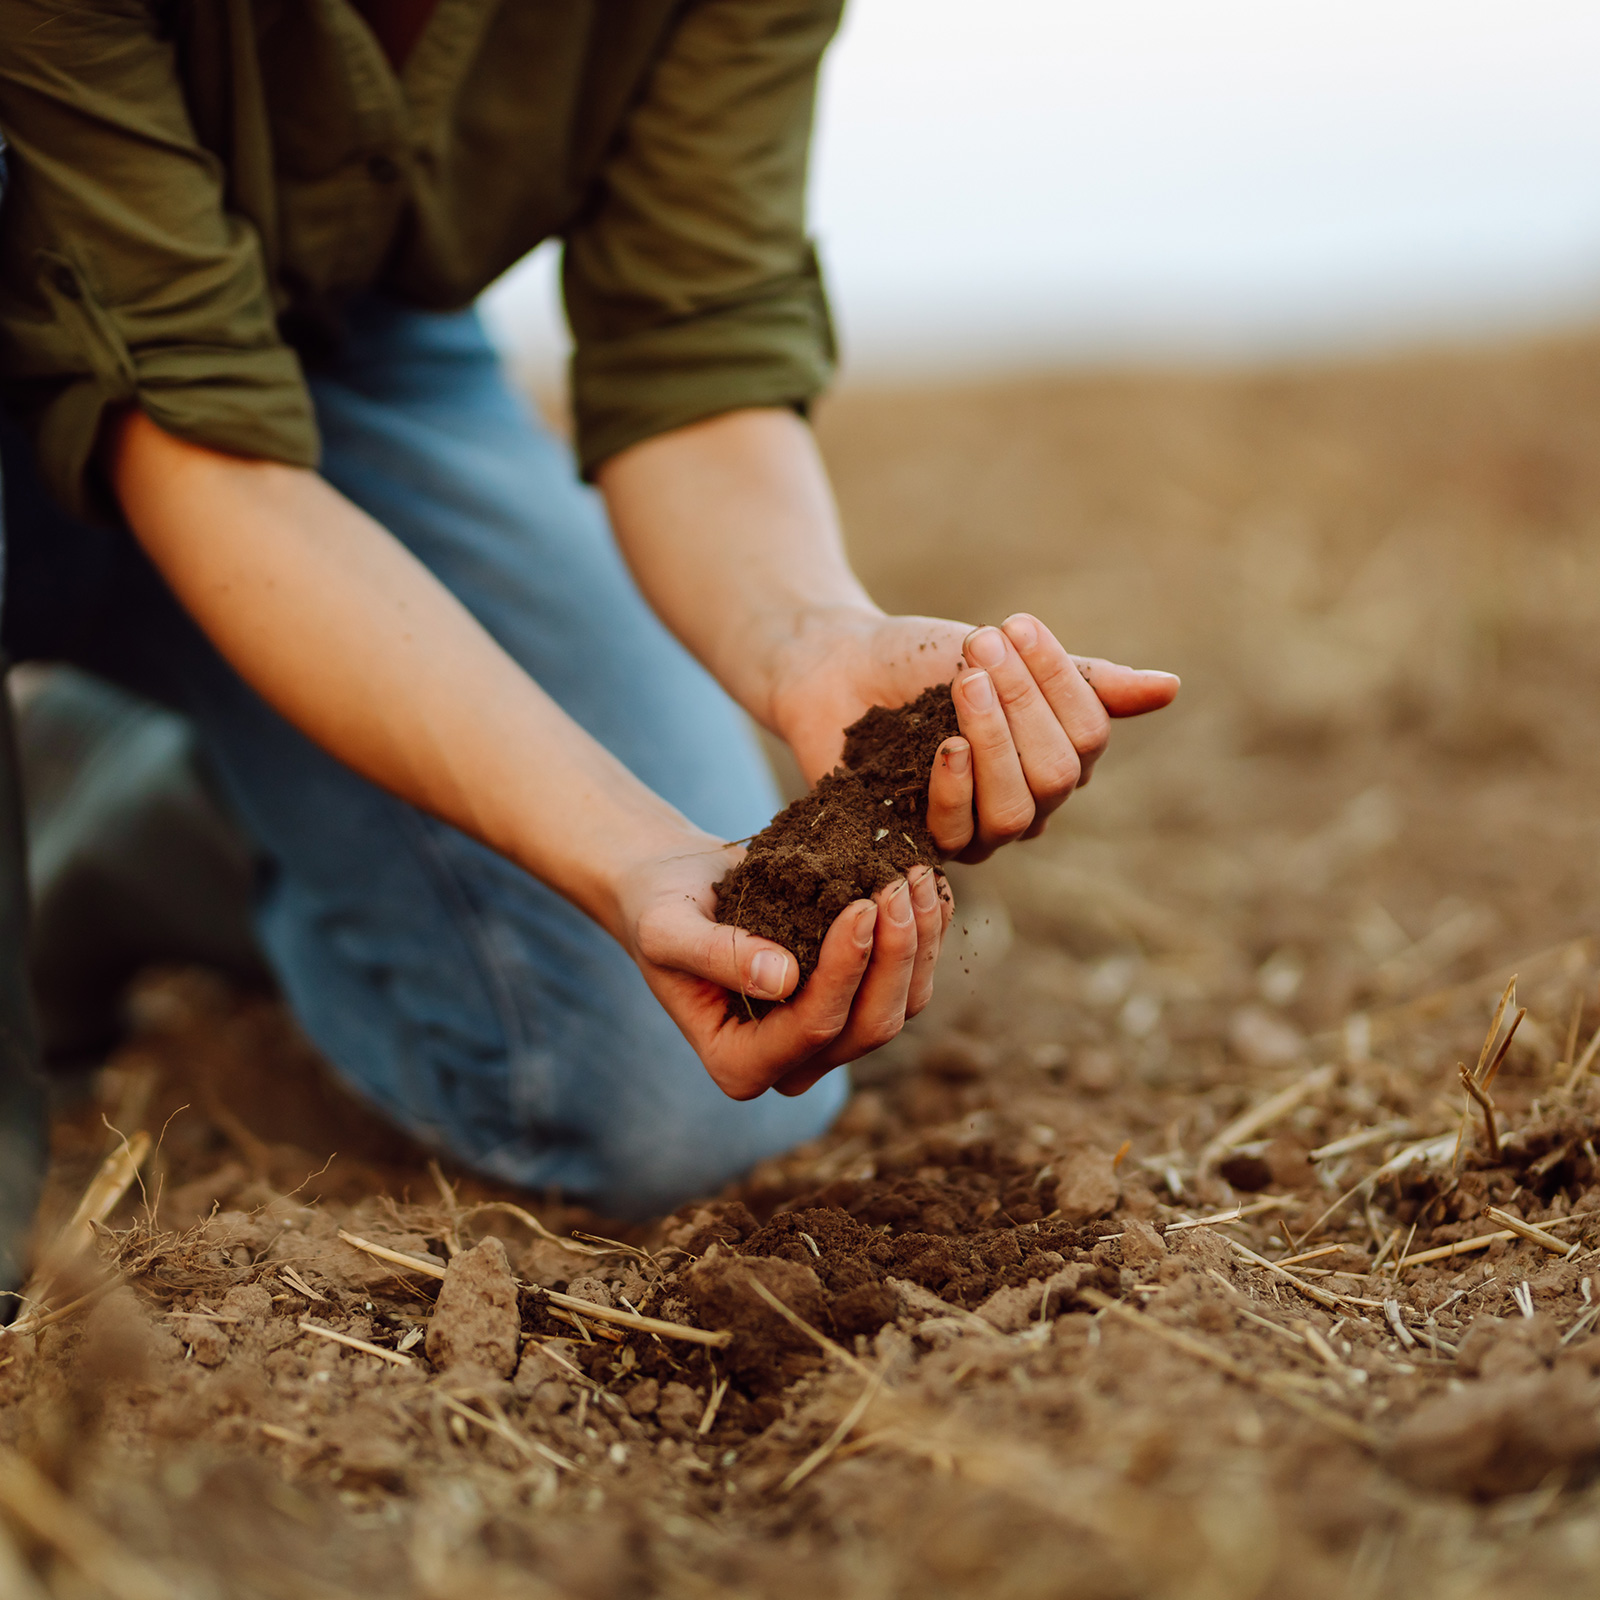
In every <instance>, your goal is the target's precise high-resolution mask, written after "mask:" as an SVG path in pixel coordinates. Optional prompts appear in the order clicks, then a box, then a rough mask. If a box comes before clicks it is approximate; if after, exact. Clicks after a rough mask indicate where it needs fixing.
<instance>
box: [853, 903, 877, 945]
mask: <svg viewBox="0 0 1600 1600" xmlns="http://www.w3.org/2000/svg"><path fill="white" fill-rule="evenodd" d="M877 925H878V908H877V907H876V906H875V905H874V904H873V903H872V902H871V901H870V900H869V901H867V903H866V904H865V905H864V906H862V908H861V909H860V910H859V911H858V912H857V913H856V943H857V944H858V945H860V946H861V948H862V949H863V950H870V949H871V948H872V930H873V929H874V928H875V927H877Z"/></svg>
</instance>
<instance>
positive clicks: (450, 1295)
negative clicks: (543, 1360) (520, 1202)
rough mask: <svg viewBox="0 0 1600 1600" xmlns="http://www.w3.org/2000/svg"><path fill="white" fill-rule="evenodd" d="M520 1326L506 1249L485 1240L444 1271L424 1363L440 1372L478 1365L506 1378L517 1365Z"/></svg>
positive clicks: (429, 1331)
mask: <svg viewBox="0 0 1600 1600" xmlns="http://www.w3.org/2000/svg"><path fill="white" fill-rule="evenodd" d="M521 1327H522V1323H521V1319H520V1317H519V1316H518V1314H517V1286H516V1283H515V1282H514V1281H513V1280H512V1277H511V1264H510V1262H509V1261H508V1260H507V1259H506V1247H505V1246H504V1245H503V1244H501V1242H500V1241H499V1240H498V1239H495V1238H489V1239H485V1240H483V1241H482V1242H481V1243H480V1244H475V1245H474V1246H473V1247H472V1248H471V1249H470V1250H463V1251H462V1252H461V1253H460V1254H459V1255H457V1256H456V1258H455V1259H454V1260H453V1261H452V1262H451V1263H450V1265H449V1267H448V1268H446V1271H445V1278H444V1283H443V1285H442V1286H441V1287H440V1290H439V1299H438V1302H437V1304H436V1305H435V1306H434V1309H433V1317H432V1319H431V1320H430V1321H429V1323H428V1337H427V1345H426V1349H427V1352H428V1359H429V1360H430V1361H431V1362H432V1363H433V1364H434V1366H436V1367H437V1368H438V1369H439V1370H440V1371H441V1372H448V1371H449V1370H450V1369H451V1368H452V1367H466V1366H476V1367H484V1368H487V1369H488V1370H489V1371H490V1372H493V1373H495V1374H496V1375H497V1376H499V1377H502V1378H509V1377H510V1376H511V1374H512V1373H513V1372H514V1371H515V1370H516V1366H517V1339H518V1335H519V1334H520V1332H521Z"/></svg>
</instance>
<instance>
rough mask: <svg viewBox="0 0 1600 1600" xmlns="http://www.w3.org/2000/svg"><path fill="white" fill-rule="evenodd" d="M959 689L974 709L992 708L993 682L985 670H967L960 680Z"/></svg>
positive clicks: (987, 709) (986, 709)
mask: <svg viewBox="0 0 1600 1600" xmlns="http://www.w3.org/2000/svg"><path fill="white" fill-rule="evenodd" d="M961 689H962V692H963V693H964V694H965V695H966V697H967V704H968V705H970V706H971V707H972V708H973V710H974V711H992V710H994V684H993V683H992V682H990V679H989V674H988V673H987V672H969V673H968V674H967V676H966V677H964V678H963V679H962V680H961Z"/></svg>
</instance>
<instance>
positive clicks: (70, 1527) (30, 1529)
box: [0, 1202, 178, 1600]
mask: <svg viewBox="0 0 1600 1600" xmlns="http://www.w3.org/2000/svg"><path fill="white" fill-rule="evenodd" d="M114 1203H115V1202H113V1204H114ZM0 1511H4V1512H5V1514H6V1515H7V1516H8V1517H10V1518H11V1520H12V1521H13V1522H15V1523H16V1524H17V1525H18V1526H19V1527H20V1528H22V1529H24V1530H25V1531H26V1533H27V1534H28V1536H29V1537H30V1538H32V1539H36V1540H38V1542H39V1543H40V1544H43V1545H48V1546H49V1547H50V1548H51V1549H52V1550H54V1551H55V1552H56V1554H57V1555H58V1556H59V1557H60V1558H61V1559H62V1560H63V1561H64V1562H65V1563H66V1564H67V1565H68V1566H70V1567H72V1568H74V1569H75V1570H76V1571H77V1572H78V1573H79V1575H80V1576H81V1577H82V1578H84V1579H87V1580H88V1582H89V1583H90V1584H92V1585H94V1586H95V1587H97V1588H99V1589H102V1590H104V1591H105V1592H106V1593H107V1594H109V1595H111V1596H112V1597H113V1600H178V1590H177V1588H176V1587H175V1586H174V1585H173V1584H172V1583H170V1582H168V1580H167V1579H166V1578H164V1577H163V1576H162V1575H161V1574H160V1573H158V1572H156V1571H155V1570H154V1569H153V1568H151V1567H147V1566H146V1565H145V1564H144V1563H143V1562H142V1561H139V1560H138V1559H136V1558H135V1557H134V1556H133V1555H132V1554H131V1553H130V1552H129V1551H127V1550H126V1549H124V1548H123V1546H122V1545H121V1544H120V1543H118V1541H117V1540H116V1539H115V1538H113V1537H112V1535H111V1534H109V1533H107V1532H106V1530H105V1529H104V1528H102V1527H101V1526H100V1524H99V1523H98V1522H96V1521H95V1520H94V1519H93V1518H92V1517H90V1516H88V1515H86V1514H85V1513H84V1512H83V1511H81V1510H80V1509H79V1508H78V1507H77V1506H76V1505H75V1504H74V1503H73V1502H72V1501H71V1500H69V1499H67V1497H66V1496H65V1495H64V1494H62V1492H61V1491H60V1490H59V1489H58V1488H56V1486H55V1485H54V1484H53V1483H51V1482H50V1480H49V1479H48V1478H47V1477H45V1475H44V1474H43V1473H42V1472H40V1471H39V1469H38V1468H37V1467H35V1466H34V1465H33V1464H32V1463H31V1462H29V1461H28V1460H27V1459H26V1458H25V1457H23V1456H20V1455H18V1454H17V1453H16V1451H14V1450H12V1449H10V1448H9V1447H8V1446H6V1445H3V1444H0Z"/></svg>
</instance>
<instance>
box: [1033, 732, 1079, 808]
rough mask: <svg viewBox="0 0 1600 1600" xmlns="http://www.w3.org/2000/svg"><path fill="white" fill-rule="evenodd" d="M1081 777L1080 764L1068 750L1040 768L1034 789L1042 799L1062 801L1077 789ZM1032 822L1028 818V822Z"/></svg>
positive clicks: (1071, 751)
mask: <svg viewBox="0 0 1600 1600" xmlns="http://www.w3.org/2000/svg"><path fill="white" fill-rule="evenodd" d="M1082 775H1083V764H1082V762H1080V761H1079V759H1078V757H1077V754H1076V753H1075V752H1074V751H1073V750H1072V749H1071V748H1068V749H1067V750H1066V751H1064V752H1063V753H1062V754H1060V755H1058V756H1056V757H1054V758H1053V759H1052V760H1048V761H1045V762H1044V763H1043V764H1042V765H1041V766H1040V768H1039V772H1038V778H1037V782H1036V783H1035V784H1034V788H1035V790H1036V791H1037V793H1038V794H1039V796H1040V797H1041V798H1042V799H1046V800H1064V799H1065V798H1066V797H1067V796H1068V795H1069V794H1071V793H1072V791H1073V790H1074V789H1076V788H1077V786H1078V779H1079V778H1080V777H1081V776H1082ZM1032 820H1033V819H1032V818H1031V817H1030V818H1029V821H1030V822H1031V821H1032Z"/></svg>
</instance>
